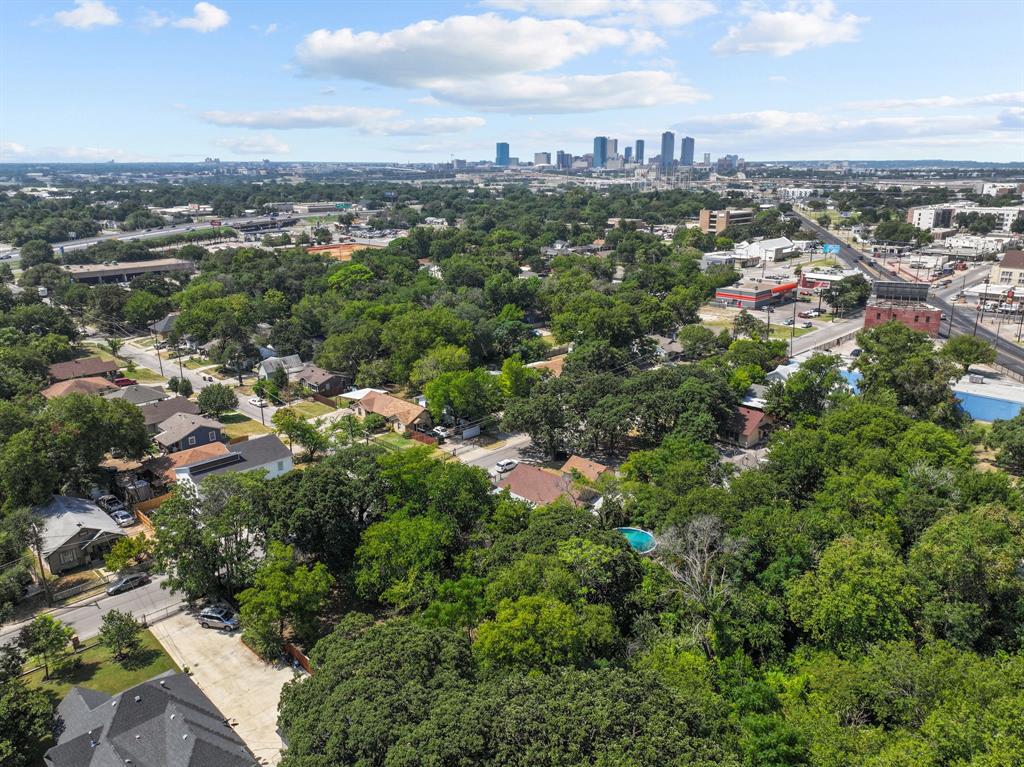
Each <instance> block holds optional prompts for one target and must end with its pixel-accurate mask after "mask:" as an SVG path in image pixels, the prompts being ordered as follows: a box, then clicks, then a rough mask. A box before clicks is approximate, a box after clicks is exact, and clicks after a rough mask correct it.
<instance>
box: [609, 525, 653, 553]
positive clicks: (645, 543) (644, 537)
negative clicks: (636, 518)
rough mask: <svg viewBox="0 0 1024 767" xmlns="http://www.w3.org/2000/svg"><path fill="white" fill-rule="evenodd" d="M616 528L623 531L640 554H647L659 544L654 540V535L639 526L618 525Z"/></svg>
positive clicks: (634, 549) (627, 539)
mask: <svg viewBox="0 0 1024 767" xmlns="http://www.w3.org/2000/svg"><path fill="white" fill-rule="evenodd" d="M615 530H616V531H617V532H620V533H622V535H623V536H624V537H625V538H626V541H627V542H628V543H629V545H630V547H631V548H632V549H633V551H636V552H638V553H640V554H646V553H647V552H649V551H654V549H655V547H656V546H657V545H658V544H657V542H656V541H655V540H654V536H653V535H651V534H650V533H649V532H647V531H646V530H641V529H640V528H638V527H616V528H615Z"/></svg>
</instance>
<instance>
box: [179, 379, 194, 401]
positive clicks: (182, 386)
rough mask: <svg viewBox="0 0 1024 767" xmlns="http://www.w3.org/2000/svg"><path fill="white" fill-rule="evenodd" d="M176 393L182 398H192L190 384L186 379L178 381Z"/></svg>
mask: <svg viewBox="0 0 1024 767" xmlns="http://www.w3.org/2000/svg"><path fill="white" fill-rule="evenodd" d="M177 393H178V394H179V395H181V396H182V397H191V396H192V382H191V381H190V380H188V379H187V378H182V379H181V380H179V381H178V388H177Z"/></svg>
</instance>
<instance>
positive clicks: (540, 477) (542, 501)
mask: <svg viewBox="0 0 1024 767" xmlns="http://www.w3.org/2000/svg"><path fill="white" fill-rule="evenodd" d="M498 487H500V488H503V489H505V490H508V491H509V492H510V493H512V495H515V496H517V497H519V498H522V499H523V500H526V501H529V502H530V503H533V504H536V505H537V506H544V505H546V504H549V503H552V502H553V501H556V500H558V499H559V498H561V497H562V496H563V495H564V496H567V497H568V498H569V499H570V500H573V501H575V500H576V494H575V493H574V492H573V488H572V478H571V477H569V476H568V475H566V474H560V473H558V472H556V471H552V470H549V469H541V468H539V467H537V466H531V465H530V464H528V463H521V464H519V465H517V466H516V467H515V468H514V469H512V471H510V472H509V473H508V474H506V475H505V476H504V477H502V478H501V479H500V480H499V481H498Z"/></svg>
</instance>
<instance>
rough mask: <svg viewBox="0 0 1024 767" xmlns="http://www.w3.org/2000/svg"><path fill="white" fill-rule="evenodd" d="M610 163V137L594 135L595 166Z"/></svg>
mask: <svg viewBox="0 0 1024 767" xmlns="http://www.w3.org/2000/svg"><path fill="white" fill-rule="evenodd" d="M607 163H608V137H607V136H594V162H593V165H594V167H595V168H603V167H604V166H605V165H606V164H607Z"/></svg>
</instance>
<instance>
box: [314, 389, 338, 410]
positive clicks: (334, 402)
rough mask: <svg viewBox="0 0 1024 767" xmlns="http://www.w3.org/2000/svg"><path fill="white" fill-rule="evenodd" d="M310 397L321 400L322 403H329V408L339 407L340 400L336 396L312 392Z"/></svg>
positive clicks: (316, 400)
mask: <svg viewBox="0 0 1024 767" xmlns="http://www.w3.org/2000/svg"><path fill="white" fill-rule="evenodd" d="M309 398H310V399H311V400H313V401H314V402H319V403H320V404H321V405H327V407H329V408H337V407H338V400H337V398H335V397H325V396H324V395H323V394H317V393H316V392H310V393H309Z"/></svg>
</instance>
